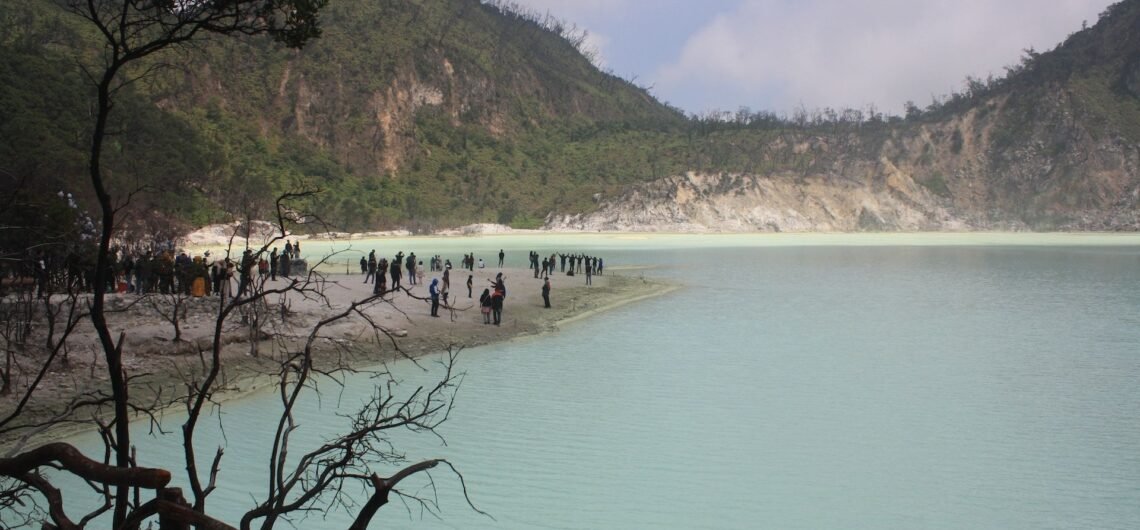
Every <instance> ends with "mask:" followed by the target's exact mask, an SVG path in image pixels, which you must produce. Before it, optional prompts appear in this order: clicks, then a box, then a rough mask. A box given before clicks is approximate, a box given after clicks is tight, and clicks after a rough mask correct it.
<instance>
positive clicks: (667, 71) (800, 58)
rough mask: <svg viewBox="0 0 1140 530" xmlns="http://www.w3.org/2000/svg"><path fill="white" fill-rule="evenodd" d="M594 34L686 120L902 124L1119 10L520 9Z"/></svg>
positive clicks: (595, 2)
mask: <svg viewBox="0 0 1140 530" xmlns="http://www.w3.org/2000/svg"><path fill="white" fill-rule="evenodd" d="M514 1H515V2H517V3H518V4H520V5H523V6H527V7H528V8H531V9H534V10H536V11H539V12H543V13H545V12H549V13H551V14H553V15H555V16H557V17H558V18H561V19H563V20H566V21H569V22H573V23H575V24H577V25H578V26H579V27H581V28H584V29H586V30H587V31H588V32H589V34H590V36H589V40H588V42H589V43H590V44H591V45H592V46H593V47H594V48H595V49H596V50H597V51H598V52H599V53H600V57H601V61H602V63H603V65H604V67H606V68H608V69H610V70H612V71H613V73H615V74H617V75H619V76H621V77H624V78H626V79H634V81H635V82H636V83H637V84H639V85H641V86H645V87H651V91H652V93H653V95H655V96H657V98H658V99H660V100H662V101H665V102H668V103H670V104H673V105H675V106H677V107H680V108H681V109H683V110H685V111H686V112H690V113H701V112H704V111H708V110H728V111H735V110H737V109H738V108H740V107H745V106H746V107H750V108H752V109H753V110H769V111H776V112H790V111H791V110H792V109H795V108H797V107H799V106H800V105H803V106H804V107H806V108H808V109H815V108H820V107H828V106H829V107H835V108H842V107H854V108H866V107H867V106H868V105H871V104H873V105H875V106H876V107H877V108H878V110H879V111H885V112H888V113H892V114H901V113H902V108H903V103H904V102H906V101H907V100H911V101H914V102H915V103H917V104H918V105H919V106H920V107H925V106H926V105H927V104H929V103H930V101H931V98H932V96H933V95H936V94H937V95H943V94H947V93H949V92H951V91H953V90H960V89H961V88H962V86H963V81H964V80H965V78H966V76H968V75H969V76H974V77H979V78H985V77H986V76H988V75H991V74H992V75H994V76H1000V75H1002V74H1003V73H1004V72H1005V70H1004V67H1005V66H1007V65H1010V64H1014V63H1016V62H1018V61H1019V60H1020V58H1021V56H1022V50H1023V49H1026V48H1029V47H1031V46H1032V47H1033V48H1035V49H1036V50H1037V51H1044V50H1049V49H1052V48H1053V47H1054V46H1056V45H1057V44H1058V43H1060V42H1061V41H1063V40H1064V39H1065V37H1066V36H1067V35H1069V34H1070V33H1073V32H1075V31H1078V30H1079V29H1080V28H1081V23H1082V21H1087V22H1088V24H1089V25H1090V26H1091V25H1093V24H1095V23H1096V20H1097V16H1098V15H1099V13H1100V12H1101V11H1103V10H1104V9H1105V8H1106V7H1107V6H1108V5H1110V4H1112V3H1114V2H1113V0H918V1H914V0H514Z"/></svg>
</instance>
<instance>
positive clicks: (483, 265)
mask: <svg viewBox="0 0 1140 530" xmlns="http://www.w3.org/2000/svg"><path fill="white" fill-rule="evenodd" d="M486 266H487V264H486V263H483V258H479V268H480V269H482V268H483V267H486Z"/></svg>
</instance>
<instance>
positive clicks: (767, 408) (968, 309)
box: [140, 234, 1140, 529]
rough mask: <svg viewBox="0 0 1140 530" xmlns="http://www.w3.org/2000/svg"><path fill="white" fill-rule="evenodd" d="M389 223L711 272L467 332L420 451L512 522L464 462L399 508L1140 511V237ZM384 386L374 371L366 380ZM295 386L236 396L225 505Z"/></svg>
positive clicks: (862, 523)
mask: <svg viewBox="0 0 1140 530" xmlns="http://www.w3.org/2000/svg"><path fill="white" fill-rule="evenodd" d="M373 243H374V242H363V243H362V242H356V243H354V245H353V246H354V249H355V248H364V249H365V251H367V249H369V248H372V247H373V246H375V247H376V248H377V249H378V252H380V253H382V254H385V255H388V254H393V253H394V252H395V251H396V250H400V249H403V250H404V251H405V252H408V251H409V250H415V251H417V253H418V254H419V253H422V254H423V255H424V256H425V257H426V256H427V255H429V254H434V253H440V254H443V255H444V256H445V257H450V258H452V259H453V260H456V259H457V258H458V257H459V256H460V255H461V254H462V253H463V252H468V251H475V252H477V255H478V256H481V257H484V258H485V259H487V260H488V261H489V262H490V260H491V259H492V253H493V252H497V250H498V248H500V247H503V248H506V249H507V251H508V253H509V258H508V259H509V260H511V264H512V265H516V266H518V265H522V260H523V259H524V256H525V254H526V251H527V250H529V249H532V248H533V249H539V250H542V249H565V250H579V249H582V250H590V251H596V252H598V253H599V254H601V255H603V256H605V257H606V258H607V265H608V266H609V267H614V266H632V265H653V266H657V267H658V268H655V269H650V270H648V271H645V272H644V274H652V275H658V276H662V277H667V278H670V279H673V280H676V281H679V282H683V283H685V284H686V285H687V286H688V287H687V288H686V289H683V290H681V291H677V292H675V293H673V294H670V295H667V296H665V297H661V298H657V299H653V300H650V301H647V302H643V303H639V304H635V305H632V306H626V307H623V308H621V309H618V310H615V311H612V312H609V313H606V314H603V315H601V316H598V317H595V318H592V319H588V320H585V321H582V322H578V323H575V324H572V325H569V326H567V327H566V328H565V329H564V330H562V331H561V332H559V333H557V334H552V335H547V336H542V337H534V338H528V339H523V340H518V341H513V342H510V343H508V344H503V345H496V346H491V347H484V348H477V349H472V350H467V351H465V352H464V355H463V359H462V363H463V368H465V369H466V371H467V377H466V380H465V381H464V386H463V389H462V391H461V392H460V395H459V402H458V405H457V408H456V410H455V411H454V412H453V414H452V419H451V420H450V421H449V423H448V424H447V425H446V427H445V428H444V430H443V434H444V435H445V436H446V438H447V440H448V446H446V447H443V446H441V445H440V444H439V443H438V442H437V441H435V440H433V439H429V438H415V439H412V438H409V439H408V440H405V441H403V442H402V443H403V445H402V447H403V448H405V449H406V450H407V451H408V452H409V453H410V455H411V456H413V457H446V458H448V459H450V460H451V461H452V462H454V463H455V464H456V465H457V466H458V467H459V468H460V469H461V470H462V471H463V473H464V474H465V476H466V477H467V479H468V486H469V488H470V489H471V491H472V497H473V499H474V501H475V502H476V503H477V504H478V505H479V507H480V508H482V509H484V510H486V511H488V512H490V513H491V514H492V515H494V516H495V517H496V519H497V520H496V521H491V520H490V519H487V518H484V517H482V516H480V515H478V514H475V513H473V512H471V510H469V509H467V508H466V507H465V505H464V504H463V502H462V500H461V498H460V497H459V490H458V488H459V486H458V483H457V482H456V481H454V480H452V479H451V478H450V477H448V476H447V475H446V474H438V475H436V479H437V480H436V485H437V486H438V487H439V488H440V494H441V497H442V508H443V511H444V513H443V517H444V519H443V521H436V520H434V519H430V518H429V519H427V520H421V519H420V517H419V513H418V512H416V513H415V515H414V516H413V517H412V518H409V515H408V513H407V512H406V511H404V510H403V509H402V508H401V507H400V506H399V505H393V506H389V507H387V508H386V509H385V510H384V511H382V512H381V516H380V517H379V518H378V519H377V521H376V522H375V523H374V527H377V528H379V527H393V526H394V527H409V526H429V527H445V528H446V527H450V528H482V527H488V528H804V529H816V528H868V529H882V528H899V529H909V528H946V529H960V528H994V529H1011V528H1024V529H1040V528H1120V529H1125V528H1136V525H1137V524H1138V522H1140V238H1137V237H1136V236H1112V235H1109V236H1105V235H1091V236H1090V235H1048V236H1039V235H981V236H978V235H959V234H952V235H937V236H928V235H888V236H879V235H874V236H830V235H828V236H814V235H812V236H783V235H774V236H631V237H622V236H593V235H579V236H557V237H551V236H545V235H543V236H496V237H483V238H457V239H442V240H441V239H403V240H398V241H397V242H392V241H379V242H375V244H373ZM321 245H322V244H321V243H316V242H305V243H303V248H304V250H305V253H306V254H310V253H316V252H323V251H324V250H326V247H322V246H321ZM357 259H358V258H357ZM746 278H747V279H751V280H750V282H745V281H743V279H746ZM558 302H559V300H558V299H557V293H556V296H555V303H558ZM508 309H509V307H508ZM473 318H478V317H473ZM368 384H369V382H368V381H364V380H361V381H356V382H354V383H353V384H352V385H350V388H349V390H348V391H347V392H346V396H345V397H344V398H343V401H344V402H346V403H350V402H352V401H353V400H354V399H356V398H354V397H353V396H354V395H359V394H363V393H367V388H368ZM331 401H332V400H325V403H324V408H323V409H320V410H314V411H312V412H311V413H309V414H308V415H307V416H306V417H305V418H304V419H303V420H302V423H304V424H305V427H306V430H305V431H304V432H305V433H308V435H309V436H312V437H313V438H314V439H319V438H320V436H322V431H328V430H332V429H336V428H337V427H335V426H333V425H330V424H329V418H330V417H331V414H329V407H330V406H331V405H330V402H331ZM273 407H274V403H273V400H272V398H271V397H269V396H260V397H255V398H252V399H249V400H246V401H243V402H241V403H238V404H231V405H227V406H226V408H225V410H226V420H227V422H229V427H228V428H227V432H226V434H227V438H226V439H227V440H228V441H227V442H223V443H226V444H228V445H227V447H228V448H227V457H226V458H227V460H226V462H225V467H224V469H225V471H224V473H223V476H222V482H223V484H224V485H225V487H226V489H225V490H224V491H219V492H218V493H217V494H215V497H214V499H215V500H214V501H213V507H214V509H215V513H221V514H223V515H224V514H226V513H230V514H234V515H230V516H228V517H231V519H232V520H234V521H236V519H237V515H236V514H238V513H240V511H244V509H246V507H247V505H248V504H249V493H248V492H251V491H252V492H259V491H260V488H261V484H262V482H263V481H264V479H263V478H262V477H263V476H264V474H263V473H262V472H261V471H260V469H261V468H262V467H263V466H264V462H263V461H264V458H263V454H262V453H263V450H262V449H260V447H262V442H261V441H260V440H261V439H263V438H264V437H266V436H268V434H267V433H268V432H269V429H268V427H267V426H266V422H267V421H268V420H270V419H271V418H272V417H273V413H272V411H273V410H274V409H273ZM140 429H141V427H140ZM210 443H216V442H205V443H203V447H210ZM164 451H172V449H170V448H167V449H157V448H156V449H146V448H144V449H143V450H141V451H140V454H142V455H145V456H144V462H143V464H144V465H145V464H146V463H155V462H158V463H161V462H164V461H167V459H169V458H171V456H165V455H172V453H170V452H165V453H164ZM381 471H382V470H381ZM345 520H346V519H345V516H343V515H340V514H337V513H333V514H330V515H329V519H328V520H322V519H320V518H317V517H315V516H314V517H311V518H310V519H308V520H306V521H304V522H302V523H301V524H299V526H300V527H302V528H324V527H327V528H340V527H343V526H344V524H345V523H344V521H345Z"/></svg>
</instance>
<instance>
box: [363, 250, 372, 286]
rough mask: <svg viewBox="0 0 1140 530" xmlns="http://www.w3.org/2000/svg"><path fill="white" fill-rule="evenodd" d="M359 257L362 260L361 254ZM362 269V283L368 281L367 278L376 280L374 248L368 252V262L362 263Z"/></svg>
mask: <svg viewBox="0 0 1140 530" xmlns="http://www.w3.org/2000/svg"><path fill="white" fill-rule="evenodd" d="M360 259H361V260H363V259H364V257H363V256H362V257H361V258H360ZM364 269H365V274H364V283H368V280H372V281H374V282H375V281H376V251H375V250H373V251H372V252H369V253H368V262H367V263H365V264H364Z"/></svg>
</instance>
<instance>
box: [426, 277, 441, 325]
mask: <svg viewBox="0 0 1140 530" xmlns="http://www.w3.org/2000/svg"><path fill="white" fill-rule="evenodd" d="M428 293H429V294H431V316H433V317H438V316H439V279H437V278H432V279H431V285H430V286H428Z"/></svg>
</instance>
